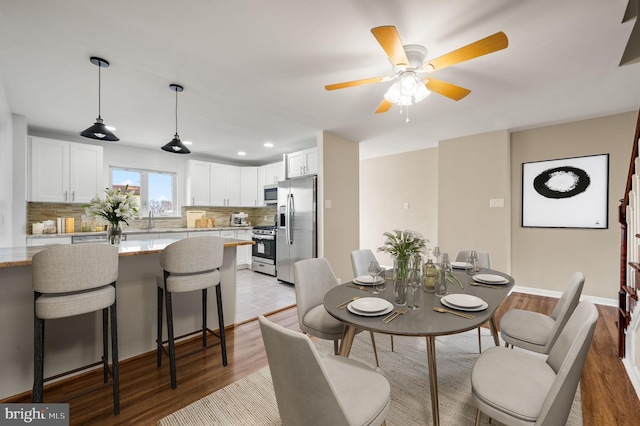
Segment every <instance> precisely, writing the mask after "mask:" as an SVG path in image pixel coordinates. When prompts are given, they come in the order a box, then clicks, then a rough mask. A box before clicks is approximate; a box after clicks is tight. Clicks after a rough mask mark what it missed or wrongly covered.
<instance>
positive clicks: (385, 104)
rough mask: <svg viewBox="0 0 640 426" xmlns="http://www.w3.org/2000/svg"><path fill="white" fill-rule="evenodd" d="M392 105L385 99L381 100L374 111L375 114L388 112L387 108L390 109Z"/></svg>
mask: <svg viewBox="0 0 640 426" xmlns="http://www.w3.org/2000/svg"><path fill="white" fill-rule="evenodd" d="M392 105H393V104H392V103H391V102H389V101H388V100H386V99H383V100H382V102H380V105H378V109H377V110H376V114H380V113H381V112H387V111H389V108H391V106H392Z"/></svg>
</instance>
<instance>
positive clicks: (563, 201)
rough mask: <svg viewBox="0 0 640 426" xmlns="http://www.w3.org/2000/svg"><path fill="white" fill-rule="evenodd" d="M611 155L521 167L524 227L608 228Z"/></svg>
mask: <svg viewBox="0 0 640 426" xmlns="http://www.w3.org/2000/svg"><path fill="white" fill-rule="evenodd" d="M608 200H609V154H600V155H590V156H585V157H573V158H562V159H558V160H547V161H536V162H531V163H523V164H522V226H523V227H538V228H593V229H607V227H608V222H609V214H608V212H609V209H608V204H609V203H608Z"/></svg>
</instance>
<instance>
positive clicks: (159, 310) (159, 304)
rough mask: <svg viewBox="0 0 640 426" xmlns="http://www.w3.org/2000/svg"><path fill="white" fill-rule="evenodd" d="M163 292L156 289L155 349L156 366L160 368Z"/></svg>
mask: <svg viewBox="0 0 640 426" xmlns="http://www.w3.org/2000/svg"><path fill="white" fill-rule="evenodd" d="M163 302H164V291H163V290H162V289H161V288H160V287H158V309H157V312H158V334H157V336H158V337H157V339H156V345H157V347H158V349H157V358H158V359H157V364H158V367H160V366H162V310H163V309H164V303H163Z"/></svg>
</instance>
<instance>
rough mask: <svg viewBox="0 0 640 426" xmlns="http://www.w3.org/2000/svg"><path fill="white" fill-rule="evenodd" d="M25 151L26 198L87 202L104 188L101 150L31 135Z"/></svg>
mask: <svg viewBox="0 0 640 426" xmlns="http://www.w3.org/2000/svg"><path fill="white" fill-rule="evenodd" d="M30 139H31V141H30V154H29V159H30V161H29V177H30V182H29V194H28V199H29V201H38V202H56V203H88V202H89V201H90V200H91V199H92V198H93V197H95V196H96V195H99V194H100V193H101V192H102V190H103V189H104V182H103V179H104V176H103V150H102V147H101V146H97V145H87V144H82V143H74V142H67V141H61V140H56V139H47V138H40V137H36V136H32V137H31V138H30Z"/></svg>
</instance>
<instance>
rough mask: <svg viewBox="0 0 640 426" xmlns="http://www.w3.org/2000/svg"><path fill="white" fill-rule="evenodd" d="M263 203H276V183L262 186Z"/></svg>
mask: <svg viewBox="0 0 640 426" xmlns="http://www.w3.org/2000/svg"><path fill="white" fill-rule="evenodd" d="M264 203H265V204H267V205H275V204H278V185H265V186H264Z"/></svg>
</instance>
